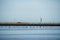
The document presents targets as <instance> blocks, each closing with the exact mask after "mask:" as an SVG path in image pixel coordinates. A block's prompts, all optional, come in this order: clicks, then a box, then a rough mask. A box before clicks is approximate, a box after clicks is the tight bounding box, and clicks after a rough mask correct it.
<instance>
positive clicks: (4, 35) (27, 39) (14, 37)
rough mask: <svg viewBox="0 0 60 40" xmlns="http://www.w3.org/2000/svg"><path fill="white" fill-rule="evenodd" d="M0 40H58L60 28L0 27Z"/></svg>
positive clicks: (59, 39) (59, 38)
mask: <svg viewBox="0 0 60 40" xmlns="http://www.w3.org/2000/svg"><path fill="white" fill-rule="evenodd" d="M0 40H60V26H0Z"/></svg>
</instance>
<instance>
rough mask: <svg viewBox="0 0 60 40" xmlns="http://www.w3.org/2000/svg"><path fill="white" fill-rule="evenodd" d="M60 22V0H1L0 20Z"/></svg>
mask: <svg viewBox="0 0 60 40" xmlns="http://www.w3.org/2000/svg"><path fill="white" fill-rule="evenodd" d="M41 18H42V22H60V0H0V22H40V19H41Z"/></svg>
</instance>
